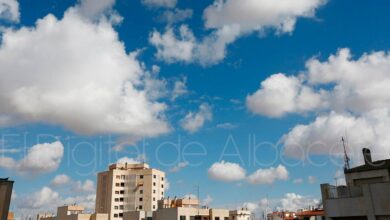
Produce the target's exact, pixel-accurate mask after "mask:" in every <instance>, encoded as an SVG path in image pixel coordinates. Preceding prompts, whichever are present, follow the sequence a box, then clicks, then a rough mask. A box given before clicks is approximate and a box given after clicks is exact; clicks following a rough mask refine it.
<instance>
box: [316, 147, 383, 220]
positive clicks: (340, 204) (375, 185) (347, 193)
mask: <svg viewBox="0 0 390 220" xmlns="http://www.w3.org/2000/svg"><path fill="white" fill-rule="evenodd" d="M363 156H364V161H365V164H364V165H361V166H358V167H354V168H350V169H345V171H344V173H345V180H346V183H347V185H346V186H332V185H330V184H322V185H321V194H322V200H323V205H324V210H325V216H326V219H327V220H390V160H389V159H388V160H381V161H372V159H371V152H370V150H369V149H366V148H365V149H363Z"/></svg>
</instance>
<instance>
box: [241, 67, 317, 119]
mask: <svg viewBox="0 0 390 220" xmlns="http://www.w3.org/2000/svg"><path fill="white" fill-rule="evenodd" d="M246 104H247V107H248V109H249V110H250V111H252V112H253V113H255V114H260V115H266V116H269V117H281V116H283V115H285V114H287V113H294V112H307V111H310V110H315V109H317V108H319V107H320V106H321V104H322V100H321V95H320V94H319V93H316V92H314V91H313V89H311V88H310V87H308V86H303V85H302V80H300V79H299V78H297V77H295V76H289V77H288V76H286V75H284V74H282V73H278V74H274V75H272V76H270V77H269V78H267V79H266V80H264V81H263V82H261V87H260V89H259V90H258V91H256V92H255V93H254V94H252V95H249V96H247V98H246Z"/></svg>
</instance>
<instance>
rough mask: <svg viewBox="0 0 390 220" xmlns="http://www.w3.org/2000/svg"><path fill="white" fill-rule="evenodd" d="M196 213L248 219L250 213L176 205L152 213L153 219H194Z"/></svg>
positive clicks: (204, 217)
mask: <svg viewBox="0 0 390 220" xmlns="http://www.w3.org/2000/svg"><path fill="white" fill-rule="evenodd" d="M198 215H199V216H201V220H249V219H250V215H251V213H250V212H249V211H239V210H233V211H229V210H226V209H197V208H186V207H177V208H164V209H158V210H157V211H155V212H154V213H153V220H195V216H198ZM124 220H132V219H124Z"/></svg>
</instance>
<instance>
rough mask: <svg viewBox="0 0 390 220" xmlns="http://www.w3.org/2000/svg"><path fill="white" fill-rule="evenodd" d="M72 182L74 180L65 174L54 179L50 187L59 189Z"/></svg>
mask: <svg viewBox="0 0 390 220" xmlns="http://www.w3.org/2000/svg"><path fill="white" fill-rule="evenodd" d="M71 181H72V179H71V178H70V177H69V176H68V175H65V174H58V175H57V176H55V177H54V179H53V180H52V181H51V182H50V185H52V186H54V187H57V186H63V185H67V184H69V183H70V182H71Z"/></svg>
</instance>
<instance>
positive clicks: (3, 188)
mask: <svg viewBox="0 0 390 220" xmlns="http://www.w3.org/2000/svg"><path fill="white" fill-rule="evenodd" d="M13 185H14V182H13V181H10V180H8V178H7V179H0V218H1V219H0V220H7V218H8V211H9V206H10V202H11V195H12V187H13Z"/></svg>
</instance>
